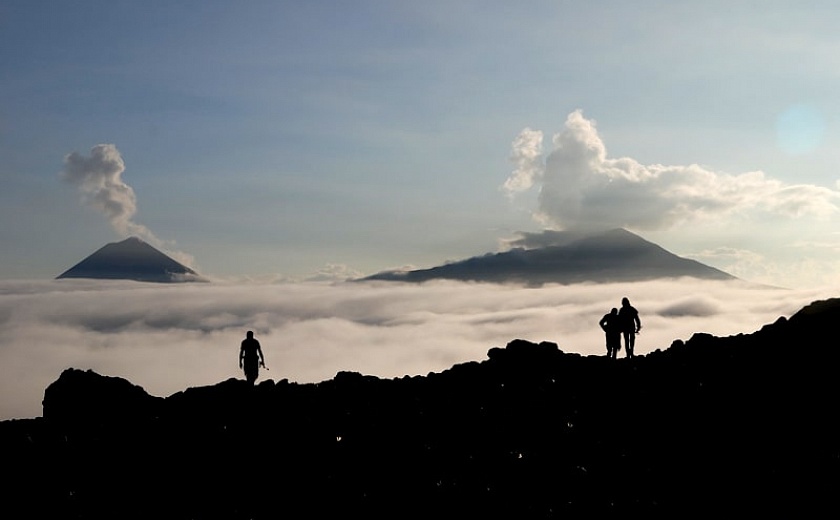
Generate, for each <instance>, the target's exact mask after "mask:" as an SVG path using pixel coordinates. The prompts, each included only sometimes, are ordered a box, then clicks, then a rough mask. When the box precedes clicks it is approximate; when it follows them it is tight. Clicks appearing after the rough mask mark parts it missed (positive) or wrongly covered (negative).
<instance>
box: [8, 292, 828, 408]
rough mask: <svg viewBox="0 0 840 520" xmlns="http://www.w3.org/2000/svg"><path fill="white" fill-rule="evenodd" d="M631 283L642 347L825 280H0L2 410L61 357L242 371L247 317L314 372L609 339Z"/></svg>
mask: <svg viewBox="0 0 840 520" xmlns="http://www.w3.org/2000/svg"><path fill="white" fill-rule="evenodd" d="M622 296H628V297H629V298H630V300H631V302H632V303H633V305H634V306H636V307H637V308H638V309H639V311H640V313H641V318H642V323H643V325H644V328H643V331H642V334H641V336H640V337H639V340H638V343H637V353H639V354H645V353H647V352H650V351H652V350H655V349H657V348H659V349H664V348H667V347H668V346H669V345H670V344H671V342H672V341H673V340H674V339H688V338H689V337H690V336H691V335H692V334H693V333H695V332H709V333H712V334H716V335H729V334H735V333H740V332H752V331H754V330H757V329H758V328H760V327H761V326H762V325H763V324H766V323H770V322H772V321H775V320H776V319H777V318H778V317H779V316H787V315H790V314H792V313H793V312H795V311H796V310H798V309H799V308H801V307H802V306H803V305H805V304H807V303H810V302H811V301H813V300H816V299H821V298H823V297H830V296H832V294H831V293H830V291H827V290H826V291H798V292H794V291H782V290H778V291H777V290H757V289H750V288H746V287H743V286H739V285H728V284H722V283H709V282H705V283H698V282H691V281H687V280H685V281H677V282H662V283H644V284H613V285H581V286H563V287H551V286H549V287H544V288H540V289H533V288H531V289H529V288H522V287H515V286H501V285H492V284H463V283H452V282H445V283H444V282H441V283H429V284H424V285H402V284H395V283H382V284H368V283H339V284H331V283H280V284H240V283H237V284H233V283H230V284H225V283H218V282H214V283H207V284H178V285H174V286H168V285H157V284H143V283H134V282H117V281H111V282H106V281H90V280H51V281H35V282H24V281H18V282H15V281H2V282H0V419H2V420H5V419H9V418H15V417H34V416H40V415H41V399H42V398H43V391H44V389H45V388H46V387H47V385H49V384H50V383H52V382H53V381H55V380H56V379H57V378H58V376H59V375H60V373H61V371H62V370H64V369H66V368H68V367H74V368H80V369H93V370H95V371H97V372H100V373H103V374H106V375H113V376H120V377H125V378H127V379H129V380H130V381H132V382H133V383H135V384H138V385H141V386H143V387H144V388H145V389H146V390H147V391H148V392H150V393H151V394H153V395H160V396H166V395H170V394H172V393H174V392H177V391H180V390H183V389H185V388H188V387H190V386H199V385H211V384H215V383H217V382H219V381H223V380H225V379H228V378H230V377H241V373H240V372H239V369H238V364H237V356H238V345H239V342H240V341H241V340H242V338H243V337H244V334H245V331H246V330H254V331H255V332H256V335H257V337H258V339H259V340H260V341H261V342H262V344H263V349H264V351H265V354H266V362H267V365H268V367H269V368H270V371H268V372H264V373H263V374H262V377H263V378H272V379H275V380H279V379H282V378H288V379H289V380H291V381H297V382H302V383H303V382H318V381H323V380H326V379H330V378H332V377H333V376H334V375H335V374H336V373H337V372H339V371H342V370H350V371H358V372H361V373H365V374H371V375H376V376H379V377H386V378H390V377H400V376H403V375H418V374H419V375H424V374H427V373H429V372H433V371H434V372H439V371H442V370H445V369H447V368H449V367H451V366H452V365H453V364H456V363H460V362H465V361H473V360H475V361H480V360H483V359H486V353H487V350H488V349H490V348H492V347H497V346H504V345H505V344H507V342H509V341H511V340H513V339H516V338H522V339H527V340H531V341H544V340H545V341H554V342H556V343H558V345H559V346H560V348H561V349H563V350H564V351H566V352H578V353H581V354H584V355H590V354H594V355H600V354H602V353H603V351H604V347H603V336H602V332H601V330H600V329H599V328H598V325H597V323H598V320H599V319H600V318H601V316H602V315H603V314H604V313H606V312H607V311H609V309H610V308H611V307H615V306H616V305H618V303H619V301H620V299H621V297H622Z"/></svg>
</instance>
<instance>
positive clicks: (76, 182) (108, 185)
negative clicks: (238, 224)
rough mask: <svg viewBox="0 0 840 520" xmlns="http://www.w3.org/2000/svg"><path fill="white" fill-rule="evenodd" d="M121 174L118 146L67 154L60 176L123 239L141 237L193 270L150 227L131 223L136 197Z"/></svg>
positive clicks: (188, 259) (186, 256)
mask: <svg viewBox="0 0 840 520" xmlns="http://www.w3.org/2000/svg"><path fill="white" fill-rule="evenodd" d="M124 171H125V161H123V158H122V155H121V154H120V151H119V150H117V147H116V146H114V145H113V144H98V145H96V146H94V147H93V148H91V150H90V156H87V157H85V156H83V155H81V154H79V153H78V152H72V153H70V154H67V155H66V156H65V157H64V170H63V171H62V172H61V177H62V178H63V179H64V180H65V181H67V182H68V183H70V184H71V185H73V186H75V187H76V188H77V189H78V190H79V192H81V194H82V201H83V203H84V204H85V205H87V206H88V207H91V208H93V209H95V210H96V211H98V212H100V213H102V214H103V215H104V216H105V217H106V218H107V219H108V222H109V223H110V224H111V227H112V228H113V229H114V230H115V231H116V232H117V233H118V234H119V235H120V236H121V237H122V238H127V237H129V236H137V237H140V238H142V239H144V240H145V241H147V242H149V243H150V244H152V245H153V246H155V247H157V248H160V249H166V250H167V251H166V252H167V254H169V255H170V256H172V257H173V258H174V259H175V260H177V261H179V262H181V263H182V264H185V265H187V266H189V267H193V268H194V267H195V260H194V259H193V257H192V256H190V255H189V254H187V253H184V252H182V251H174V250H171V249H170V248H169V247H168V244H167V243H166V242H164V241H163V240H161V239H159V238H158V237H156V236H155V234H154V233H152V231H151V230H150V229H149V228H147V227H146V226H144V225H142V224H138V223H137V222H135V221H134V217H135V215H136V214H137V196H136V195H135V193H134V189H133V188H132V187H131V186H129V185H128V184H126V183H125V182H124V181H123V179H122V174H123V172H124Z"/></svg>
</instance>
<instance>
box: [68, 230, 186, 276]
mask: <svg viewBox="0 0 840 520" xmlns="http://www.w3.org/2000/svg"><path fill="white" fill-rule="evenodd" d="M197 274H198V273H196V272H195V271H193V270H192V269H190V268H189V267H187V266H185V265H183V264H181V263H179V262H177V261H175V260H173V259H172V258H170V257H168V256H167V255H165V254H163V253H161V252H160V251H158V250H157V249H155V248H154V247H152V246H150V245H149V244H147V243H146V242H144V241H143V240H141V239H139V238H137V237H130V238H127V239H125V240H123V241H121V242H111V243H109V244H106V245H105V246H103V247H102V248H100V249H98V250H97V251H95V252H94V253H92V254H91V255H90V256H88V257H87V258H85V259H84V260H82V261H81V262H79V263H78V264H76V265H74V266H73V267H71V268H70V269H68V270H67V271H65V272H63V273H62V274H60V275H59V276H57V278H96V279H106V280H136V281H140V282H162V283H167V282H178V281H186V280H188V279H191V278H194V277H195V276H197Z"/></svg>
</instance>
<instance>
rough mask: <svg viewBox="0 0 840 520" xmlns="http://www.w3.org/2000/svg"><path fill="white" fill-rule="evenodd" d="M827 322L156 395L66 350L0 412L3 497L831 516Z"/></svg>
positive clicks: (549, 513)
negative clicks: (37, 384)
mask: <svg viewBox="0 0 840 520" xmlns="http://www.w3.org/2000/svg"><path fill="white" fill-rule="evenodd" d="M838 322H840V300H828V301H820V302H815V303H813V304H811V305H809V306H807V307H806V308H804V309H802V310H801V311H799V312H798V313H796V314H795V315H793V316H791V317H790V318H784V317H782V318H779V319H778V320H777V321H776V322H775V323H772V324H768V325H766V326H764V327H763V328H762V329H761V330H758V331H755V332H753V333H749V334H740V335H736V336H730V337H713V336H710V335H707V334H702V333H698V334H695V335H694V336H693V337H691V339H690V340H688V341H686V342H685V343H682V342H680V341H675V342H674V343H673V344H672V345H671V346H670V348H667V349H664V350H657V351H655V352H652V353H650V354H647V355H645V356H639V357H636V358H634V359H623V358H620V359H617V360H609V359H606V358H605V357H598V356H580V355H576V354H569V353H564V352H563V351H562V350H561V349H560V348H558V346H557V345H555V344H553V343H541V344H534V343H529V342H525V341H521V340H515V341H512V342H510V343H509V344H508V345H506V346H505V347H496V348H491V349H490V350H489V352H488V357H487V359H484V360H481V361H474V362H469V363H464V364H459V365H456V366H453V367H452V368H451V369H449V370H446V371H443V372H441V373H430V374H428V375H426V376H415V377H404V378H396V379H379V378H376V377H372V376H365V375H361V374H357V373H339V374H337V375H336V377H335V378H334V379H331V380H328V381H324V382H321V383H318V384H296V383H293V382H289V381H286V380H282V381H279V382H275V381H272V380H265V381H262V382H260V383H258V384H257V385H256V386H254V387H251V386H249V385H248V384H247V383H245V382H244V381H243V380H236V379H231V380H228V381H224V382H220V383H219V384H217V385H214V386H209V387H201V388H189V389H186V390H185V391H183V392H179V393H176V394H174V395H171V396H168V397H165V398H163V397H155V396H150V395H149V394H147V393H146V392H145V391H144V390H143V389H142V388H140V387H138V386H135V385H133V384H132V383H130V382H129V381H125V380H123V379H118V378H113V377H107V376H103V375H99V374H96V373H93V372H90V371H83V370H74V369H69V370H67V371H65V372H64V373H62V374H61V375H60V377H59V378H58V379H57V380H56V381H55V382H54V383H53V384H52V385H50V386H49V387H48V388H47V389H46V391H45V395H44V408H43V417H38V418H34V419H25V420H12V421H4V422H0V442H2V444H0V446H2V449H3V454H4V456H3V470H4V474H5V475H6V479H5V481H6V484H3V486H2V504H3V508H4V515H5V514H6V513H9V514H11V513H10V512H14V511H17V512H19V513H18V514H20V516H21V517H26V518H52V519H56V518H80V519H87V518H173V519H202V518H220V519H240V518H242V519H244V518H255V519H260V518H336V517H342V518H344V517H346V518H350V517H353V518H356V517H358V518H371V517H373V518H384V517H387V518H422V517H429V516H431V515H434V516H435V517H439V518H580V517H586V518H600V517H609V516H619V515H621V516H622V517H626V516H627V515H629V514H633V515H641V514H644V515H648V516H649V515H655V516H659V517H664V518H686V517H691V518H694V517H702V516H714V517H723V518H727V517H736V516H745V517H756V516H758V515H768V514H772V515H773V516H774V517H776V516H794V515H795V517H797V518H813V517H821V518H822V517H825V518H831V517H836V516H837V515H838V513H840V503H838V501H837V495H838V491H837V490H838V484H840V426H838V421H837V409H838V397H840V378H838V377H837V362H838V358H839V357H840V354H838V347H837V345H836V341H837V340H836V338H835V337H834V333H835V331H834V329H835V326H836V324H837V323H838ZM357 515H358V516H357ZM7 517H8V518H11V517H13V516H7Z"/></svg>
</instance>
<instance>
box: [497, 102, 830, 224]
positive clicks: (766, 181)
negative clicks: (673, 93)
mask: <svg viewBox="0 0 840 520" xmlns="http://www.w3.org/2000/svg"><path fill="white" fill-rule="evenodd" d="M541 137H542V134H541V132H539V131H535V130H531V129H526V130H524V131H523V132H522V133H521V134H520V135H519V136H518V137H517V138H516V140H514V142H513V145H512V147H513V152H512V157H513V158H514V161H515V162H516V163H517V169H516V170H515V171H514V172H513V173H512V174H511V176H510V177H509V178H508V179H507V181H506V182H505V184H504V186H503V187H504V189H505V190H506V191H507V192H508V193H509V194H513V193H517V192H522V191H525V190H528V189H530V188H531V187H532V186H533V185H538V186H539V189H540V194H539V208H538V209H537V211H536V212H535V213H534V215H535V217H536V218H537V219H538V220H540V221H541V222H543V223H545V224H546V225H548V226H549V227H554V228H560V229H567V228H583V227H597V228H609V227H626V228H629V229H637V230H657V229H666V228H670V227H672V226H675V225H677V224H684V223H688V222H692V221H697V220H709V219H711V220H717V221H721V222H722V221H725V220H726V219H730V218H735V217H741V218H753V217H782V218H805V217H810V218H814V219H818V220H820V219H821V220H825V219H827V218H829V217H831V216H834V215H836V214H837V213H838V201H840V191H837V190H836V189H830V188H824V187H819V186H813V185H788V184H785V183H783V182H781V181H778V180H775V179H770V178H768V177H767V176H766V175H765V174H764V173H763V172H761V171H754V172H746V173H742V174H739V175H730V174H725V173H720V172H715V171H711V170H709V169H707V168H705V167H702V166H699V165H696V164H695V165H687V166H679V165H678V166H665V165H659V164H653V165H644V164H641V163H639V162H638V161H636V160H634V159H632V158H629V157H624V158H617V159H613V158H609V157H608V155H607V150H606V147H605V145H604V143H603V141H602V140H601V138H600V136H599V135H598V131H597V129H596V125H595V122H594V121H592V120H588V119H586V118H585V117H584V116H583V113H582V112H581V111H580V110H577V111H575V112H572V113H571V114H569V116H568V118H567V119H566V123H565V128H564V130H563V131H562V132H560V133H558V134H556V135H555V136H554V137H553V139H552V141H553V149H552V151H551V152H550V153H549V154H548V156H547V157H546V158H545V161H544V163H542V162H541V157H540V156H539V151H540V149H541Z"/></svg>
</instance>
